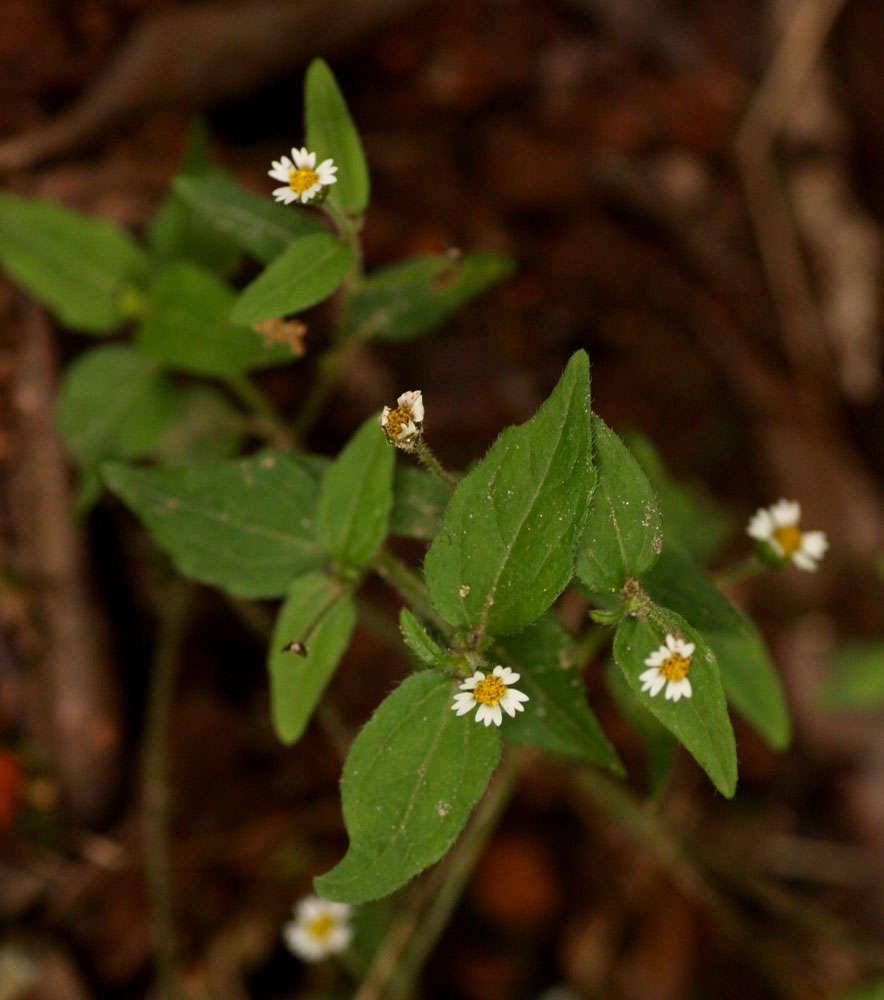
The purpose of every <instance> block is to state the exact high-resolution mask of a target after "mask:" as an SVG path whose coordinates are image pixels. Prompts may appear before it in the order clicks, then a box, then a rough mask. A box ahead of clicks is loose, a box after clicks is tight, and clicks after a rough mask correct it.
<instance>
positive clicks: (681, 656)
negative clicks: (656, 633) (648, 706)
mask: <svg viewBox="0 0 884 1000" xmlns="http://www.w3.org/2000/svg"><path fill="white" fill-rule="evenodd" d="M694 648H695V647H694V644H693V643H692V642H685V641H684V639H679V638H678V637H677V636H674V635H672V634H667V636H666V638H665V639H664V640H663V645H662V646H660V647H658V648H657V649H655V650H654V652H653V653H651V655H650V656H648V657H647V658H646V659H645V666H648V667H650V668H651V669H650V670H646V671H645V672H644V673H642V674H639V677H638V679H639V680H640V681H641V682H642V691H649V692H650V695H651V697H652V698H656V697H657V695H658V694H659V693H660V692H661V691H662V690H663V686H664V685H665V686H666V695H665V697H666V700H667V701H678V700H679V699H680V698H690V697H691V695H692V694H693V693H694V691H693V688H692V687H691V682H690V681H689V680H688V672H689V671H690V669H691V659H692V657H693V655H694Z"/></svg>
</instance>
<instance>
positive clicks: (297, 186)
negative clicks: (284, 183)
mask: <svg viewBox="0 0 884 1000" xmlns="http://www.w3.org/2000/svg"><path fill="white" fill-rule="evenodd" d="M318 183H319V177H318V176H317V174H316V171H315V170H313V169H312V168H311V167H298V169H297V170H291V171H289V187H290V188H291V189H292V191H294V192H295V194H303V193H304V192H305V191H309V190H310V188H312V187H313V185H314V184H318Z"/></svg>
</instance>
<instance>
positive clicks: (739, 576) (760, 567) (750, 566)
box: [715, 555, 770, 587]
mask: <svg viewBox="0 0 884 1000" xmlns="http://www.w3.org/2000/svg"><path fill="white" fill-rule="evenodd" d="M769 568H770V567H768V566H766V565H765V564H764V563H763V562H762V561H761V560H760V559H759V558H758V556H756V555H751V556H749V557H748V558H747V559H744V560H743V561H742V562H739V563H737V565H736V566H732V567H731V568H730V569H726V570H722V572H720V573H716V574H715V583H716V586H718V587H729V586H730V585H731V584H734V583H739V582H740V581H741V580H748V579H749V578H750V577H753V576H758V575H759V574H760V573H766V572H767V571H768V569H769Z"/></svg>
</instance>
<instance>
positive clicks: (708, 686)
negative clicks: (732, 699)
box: [614, 602, 737, 798]
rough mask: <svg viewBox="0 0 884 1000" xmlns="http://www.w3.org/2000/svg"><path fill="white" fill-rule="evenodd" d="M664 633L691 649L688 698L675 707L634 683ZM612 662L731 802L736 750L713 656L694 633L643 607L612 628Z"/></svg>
mask: <svg viewBox="0 0 884 1000" xmlns="http://www.w3.org/2000/svg"><path fill="white" fill-rule="evenodd" d="M667 633H671V634H673V635H680V636H682V637H683V638H684V639H686V640H687V641H688V642H692V643H694V645H695V646H696V649H695V651H694V656H693V658H692V662H691V669H690V674H689V677H690V681H691V687H692V689H693V694H692V697H690V698H682V699H681V700H680V701H677V702H676V701H667V700H666V698H665V690H664V691H661V692H659V694H658V695H657V697H656V698H652V697H651V696H650V695H649V694H648V693H646V692H645V693H643V692H642V690H641V681H640V680H639V675H640V674H642V673H644V671H645V670H647V669H648V667H647V666H646V665H645V662H644V661H645V658H646V657H647V656H648V655H649V654H651V653H652V652H653V651H654V650H655V649H657V648H658V647H659V646H661V645H662V644H663V641H664V639H665V638H666V635H667ZM614 659H615V660H616V661H617V665H618V666H619V667H620V669H621V670H622V671H623V674H624V676H625V677H626V680H627V682H628V684H629V686H630V687H631V688H632V690H633V692H634V693H635V696H636V698H637V699H638V701H639V703H640V704H641V705H643V706H644V707H645V708H647V709H648V711H650V712H651V713H652V714H653V715H655V716H656V717H657V718H658V719H659V720H660V722H662V723H663V725H664V726H665V727H666V728H667V729H668V730H669V731H670V732H671V733H672V734H673V735H674V736H675V737H676V739H678V741H679V742H680V743H681V744H682V745H683V746H684V747H685V748H686V749H687V750H688V751H689V752H690V753H691V754H692V755H693V757H694V758H695V760H696V761H697V763H698V764H699V765H700V767H702V768H703V770H704V771H705V772H706V773H707V774H708V775H709V778H710V779H711V781H712V783H713V784H714V785H715V787H716V788H717V789H718V790H719V791H720V792H721V794H722V795H724V796H725V797H726V798H731V797H732V796H733V794H734V792H735V791H736V787H737V748H736V744H735V743H734V733H733V730H732V729H731V722H730V719H729V718H728V714H727V705H726V703H725V700H724V691H723V690H722V687H721V679H720V677H719V675H718V664H717V663H716V661H715V654H714V653H713V652H712V650H711V649H710V648H709V646H708V644H707V643H706V641H705V640H704V639H703V637H702V636H701V635H700V633H699V632H697V631H696V630H695V629H694V628H692V627H691V626H690V625H689V624H688V623H687V622H686V621H685V620H684V619H683V618H681V617H680V616H679V615H677V614H675V612H673V611H669V610H667V609H665V608H661V607H658V606H657V605H654V604H652V603H651V602H648V604H647V606H646V607H645V608H644V610H643V611H642V612H641V613H640V614H639V615H637V616H635V617H633V616H631V615H630V616H627V617H626V618H624V619H623V620H622V621H621V622H620V624H619V625H618V626H617V633H616V635H615V637H614Z"/></svg>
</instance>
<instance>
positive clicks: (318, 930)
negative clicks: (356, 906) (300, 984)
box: [282, 896, 353, 962]
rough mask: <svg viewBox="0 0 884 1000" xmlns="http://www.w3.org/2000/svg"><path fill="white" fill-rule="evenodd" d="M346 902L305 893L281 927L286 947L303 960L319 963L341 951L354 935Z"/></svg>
mask: <svg viewBox="0 0 884 1000" xmlns="http://www.w3.org/2000/svg"><path fill="white" fill-rule="evenodd" d="M352 913H353V908H352V907H351V906H349V905H348V904H347V903H330V902H329V901H328V900H327V899H320V898H319V896H305V897H304V898H303V899H301V900H298V903H297V904H296V905H295V919H294V920H290V921H289V922H288V923H287V924H286V925H285V927H283V929H282V936H283V939H284V940H285V943H286V944H287V945H288V947H289V948H290V949H291V950H292V951H293V952H294V953H295V954H296V955H297V956H298V957H299V958H302V959H304V961H305V962H321V961H322V959H324V958H328V956H329V955H335V954H337V953H338V952H341V951H344V950H345V949H346V948H347V946H348V945H349V944H350V939H351V938H352V937H353V929H352V928H351V927H350V917H351V915H352Z"/></svg>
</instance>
